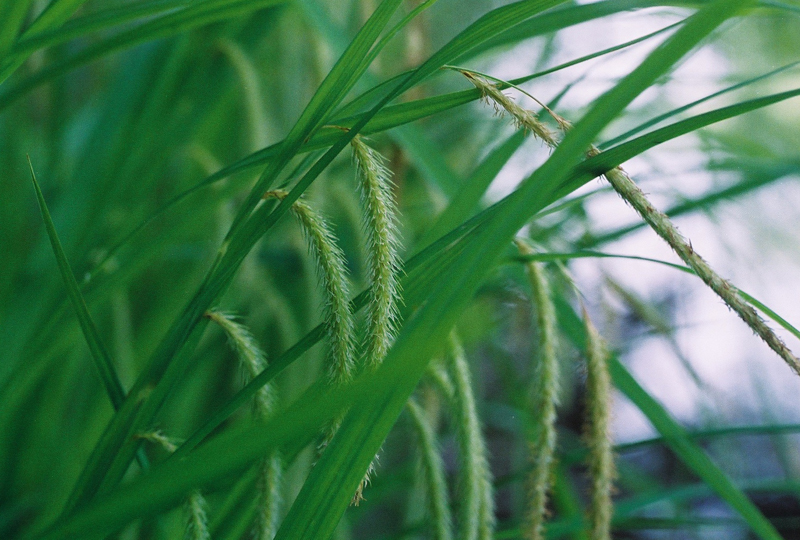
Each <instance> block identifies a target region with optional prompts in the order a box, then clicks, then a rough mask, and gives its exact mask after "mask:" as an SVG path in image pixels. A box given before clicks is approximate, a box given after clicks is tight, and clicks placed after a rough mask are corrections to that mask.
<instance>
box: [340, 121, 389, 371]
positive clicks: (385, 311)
mask: <svg viewBox="0 0 800 540" xmlns="http://www.w3.org/2000/svg"><path fill="white" fill-rule="evenodd" d="M351 146H352V147H353V161H354V163H355V165H356V169H357V171H358V178H359V187H360V191H361V202H362V205H363V207H364V230H365V232H366V235H367V254H368V265H369V276H370V286H371V291H372V293H371V296H370V302H369V305H368V306H367V332H366V338H365V339H366V346H365V364H366V366H367V368H368V369H374V368H375V367H377V366H378V365H379V364H380V362H381V361H382V360H383V358H384V356H386V353H387V352H388V350H389V347H391V345H392V342H393V341H394V338H395V335H396V333H397V320H398V318H399V310H398V302H399V298H400V283H399V279H398V275H399V272H400V264H401V261H400V251H399V250H400V238H399V233H398V229H397V208H396V205H395V203H394V199H393V197H392V180H391V173H390V172H389V170H388V169H387V168H386V167H385V166H384V160H383V157H382V156H381V155H380V154H379V153H378V152H376V151H375V150H373V149H372V148H370V147H369V146H368V145H367V144H366V143H365V142H364V140H363V139H362V138H361V137H359V136H356V137H355V138H354V139H353V140H352V142H351Z"/></svg>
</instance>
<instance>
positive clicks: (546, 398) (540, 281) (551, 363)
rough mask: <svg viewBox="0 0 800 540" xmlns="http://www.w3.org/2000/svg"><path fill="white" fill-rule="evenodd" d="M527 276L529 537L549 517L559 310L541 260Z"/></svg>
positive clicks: (536, 537) (538, 534) (524, 248)
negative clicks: (531, 310)
mask: <svg viewBox="0 0 800 540" xmlns="http://www.w3.org/2000/svg"><path fill="white" fill-rule="evenodd" d="M517 247H518V249H519V252H520V253H521V254H523V255H530V254H533V253H534V251H533V250H532V249H531V248H530V247H529V246H528V245H526V244H525V243H523V242H522V241H520V240H518V241H517ZM526 267H527V271H528V280H529V281H530V284H531V291H532V292H533V303H534V305H535V306H536V322H537V326H538V329H539V361H538V363H537V366H536V376H535V378H534V381H533V383H534V386H533V392H532V393H531V404H530V412H531V417H532V418H533V419H534V421H535V427H534V429H535V431H534V433H533V437H532V440H531V443H530V452H531V457H532V459H533V469H532V470H531V474H530V476H529V478H528V489H529V490H530V502H529V512H528V523H527V527H528V528H527V530H526V538H528V539H530V540H541V539H542V538H544V522H545V518H546V517H547V499H548V493H549V491H550V489H551V485H552V481H551V480H552V471H553V467H554V466H555V452H556V407H557V405H558V393H559V380H558V375H559V373H558V360H557V357H556V343H555V340H556V313H555V307H554V306H553V301H552V299H551V297H550V287H549V284H548V282H547V277H546V275H545V273H544V268H543V265H542V264H541V263H537V262H529V263H528V264H527V265H526Z"/></svg>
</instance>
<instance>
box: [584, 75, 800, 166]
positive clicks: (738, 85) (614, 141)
mask: <svg viewBox="0 0 800 540" xmlns="http://www.w3.org/2000/svg"><path fill="white" fill-rule="evenodd" d="M798 65H800V61H797V62H791V63H789V64H786V65H784V66H781V67H779V68H777V69H773V70H772V71H769V72H768V73H764V74H763V75H759V76H758V77H753V78H751V79H747V80H746V81H742V82H740V83H736V84H734V85H732V86H728V87H727V88H723V89H722V90H719V91H718V92H714V93H713V94H709V95H707V96H704V97H702V98H700V99H697V100H695V101H692V102H691V103H687V104H686V105H682V106H680V107H678V108H677V109H672V110H671V111H669V112H666V113H664V114H661V115H658V116H656V117H655V118H652V119H651V120H648V121H647V122H644V123H643V124H640V125H638V126H636V127H635V128H633V129H631V130H629V131H626V132H625V133H623V134H622V135H618V136H617V137H614V138H613V139H611V140H608V141H605V142H604V143H602V144H599V145H597V147H598V148H599V149H600V150H604V149H606V148H609V147H611V146H614V145H615V144H619V143H621V142H622V141H625V140H626V139H630V138H631V137H633V136H634V135H636V134H638V133H641V132H642V131H644V130H646V129H647V128H649V127H652V126H654V125H656V124H659V123H661V122H663V121H664V120H667V119H669V118H672V117H673V116H676V115H678V114H680V113H682V112H684V111H688V110H689V109H691V108H693V107H696V106H698V105H700V104H702V103H705V102H706V101H710V100H712V99H714V98H716V97H719V96H722V95H725V94H727V93H728V92H733V91H734V90H739V89H740V88H745V87H747V86H750V85H751V84H755V83H757V82H759V81H763V80H764V79H768V78H770V77H773V76H775V75H778V74H779V73H783V72H784V71H787V70H789V69H792V68H793V67H795V66H798Z"/></svg>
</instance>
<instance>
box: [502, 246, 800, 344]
mask: <svg viewBox="0 0 800 540" xmlns="http://www.w3.org/2000/svg"><path fill="white" fill-rule="evenodd" d="M585 257H591V258H612V259H628V260H634V261H645V262H652V263H657V264H661V265H664V266H668V267H670V268H674V269H675V270H680V271H681V272H685V273H687V274H692V275H696V274H695V272H694V270H692V269H691V268H689V267H688V266H683V265H680V264H675V263H671V262H668V261H662V260H660V259H653V258H650V257H637V256H635V255H617V254H613V253H604V252H602V251H589V250H581V251H576V252H573V253H552V252H551V253H535V254H531V255H521V256H517V257H514V258H513V259H514V260H517V261H520V262H527V261H540V262H543V261H559V260H562V261H563V260H568V259H581V258H585ZM736 291H737V292H738V293H739V294H740V295H742V298H744V299H745V300H746V301H747V302H749V303H750V304H752V306H753V307H755V308H756V309H758V310H759V311H761V312H762V313H764V315H766V316H767V317H769V318H770V319H772V320H773V321H775V322H776V323H777V324H779V325H780V326H781V327H783V328H784V329H785V330H786V331H788V332H790V333H791V334H792V335H793V336H794V337H796V338H797V339H800V330H798V329H797V327H795V326H793V325H792V324H791V323H790V322H789V321H787V320H786V319H784V318H783V317H781V316H780V315H778V314H777V313H776V312H775V311H774V310H773V309H771V308H770V307H769V306H767V305H766V304H764V303H763V302H761V301H759V300H758V299H756V298H754V297H753V296H751V295H750V294H748V293H746V292H745V291H743V290H742V289H740V288H738V287H736Z"/></svg>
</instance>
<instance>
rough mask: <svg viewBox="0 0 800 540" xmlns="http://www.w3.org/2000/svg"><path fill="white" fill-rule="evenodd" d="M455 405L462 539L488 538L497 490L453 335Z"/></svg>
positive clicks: (467, 375)
mask: <svg viewBox="0 0 800 540" xmlns="http://www.w3.org/2000/svg"><path fill="white" fill-rule="evenodd" d="M450 348H451V355H450V356H451V358H450V361H451V362H450V370H451V375H452V379H453V408H454V411H455V417H456V418H455V420H456V422H455V424H456V429H457V435H456V437H457V439H458V447H459V461H460V463H459V475H460V488H461V496H460V499H461V507H460V515H459V538H460V539H461V540H488V539H490V538H493V536H494V526H495V516H494V489H493V486H492V476H491V471H490V470H489V461H488V458H487V450H486V442H485V440H484V438H483V434H482V432H481V425H480V421H479V420H478V410H477V407H476V405H475V396H474V394H473V390H472V381H471V376H470V372H469V366H468V364H467V360H466V357H465V356H464V350H463V349H462V347H461V344H460V343H459V341H458V338H457V337H456V336H455V334H452V335H451V337H450Z"/></svg>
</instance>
